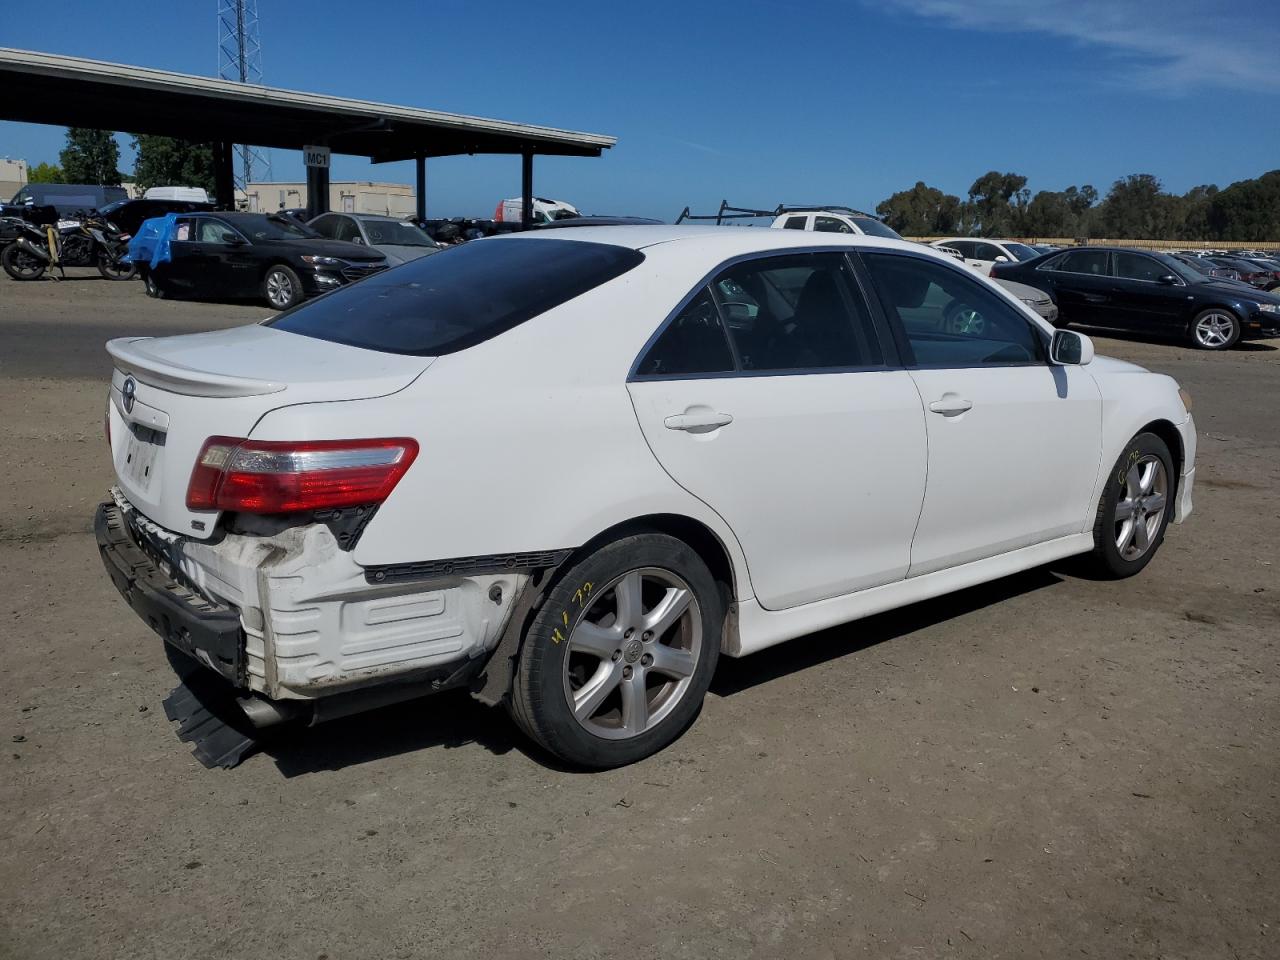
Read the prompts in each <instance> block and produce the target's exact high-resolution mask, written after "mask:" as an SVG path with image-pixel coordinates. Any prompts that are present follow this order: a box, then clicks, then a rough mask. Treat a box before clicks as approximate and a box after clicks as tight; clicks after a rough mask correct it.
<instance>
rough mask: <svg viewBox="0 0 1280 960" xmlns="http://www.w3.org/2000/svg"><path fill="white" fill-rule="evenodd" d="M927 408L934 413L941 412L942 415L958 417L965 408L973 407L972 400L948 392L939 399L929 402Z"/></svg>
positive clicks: (970, 408)
mask: <svg viewBox="0 0 1280 960" xmlns="http://www.w3.org/2000/svg"><path fill="white" fill-rule="evenodd" d="M929 409H930V410H932V411H933V412H934V413H940V414H942V415H943V416H944V417H958V416H959V415H960V414H962V413H964V412H965V411H966V410H972V409H973V401H972V400H965V399H962V398H961V397H957V396H956V395H955V394H950V395H948V396H945V397H943V398H942V399H941V400H935V401H933V403H931V404H929Z"/></svg>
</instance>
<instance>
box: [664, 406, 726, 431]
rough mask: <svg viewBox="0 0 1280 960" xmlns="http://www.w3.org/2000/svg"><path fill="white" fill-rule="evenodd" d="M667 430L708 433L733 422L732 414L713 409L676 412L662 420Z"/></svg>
mask: <svg viewBox="0 0 1280 960" xmlns="http://www.w3.org/2000/svg"><path fill="white" fill-rule="evenodd" d="M662 422H663V423H664V424H666V427H667V429H668V430H685V431H688V432H690V433H708V432H710V431H712V430H715V429H718V428H719V427H724V426H728V425H729V424H731V423H733V416H732V415H731V414H728V413H716V412H715V411H714V410H707V411H699V412H697V413H678V414H676V415H675V416H673V417H667V419H666V420H664V421H662Z"/></svg>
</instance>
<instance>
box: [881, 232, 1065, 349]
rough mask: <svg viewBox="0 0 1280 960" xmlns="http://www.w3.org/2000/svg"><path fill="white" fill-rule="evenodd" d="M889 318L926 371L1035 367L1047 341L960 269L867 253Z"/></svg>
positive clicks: (998, 297) (911, 258)
mask: <svg viewBox="0 0 1280 960" xmlns="http://www.w3.org/2000/svg"><path fill="white" fill-rule="evenodd" d="M863 259H864V260H865V261H866V264H867V268H868V269H869V270H870V271H871V275H872V278H873V279H874V280H875V283H876V287H877V289H878V292H879V294H880V300H881V302H882V303H883V304H884V309H885V312H886V313H887V314H888V315H889V317H890V319H892V318H894V317H896V318H897V319H898V321H899V322H900V323H901V324H902V327H903V329H904V331H905V332H906V335H907V339H908V340H909V341H910V343H911V350H912V352H913V353H914V354H915V361H916V363H917V364H919V365H920V366H925V367H973V366H988V365H990V366H1000V365H1008V364H1023V363H1036V362H1041V361H1043V360H1044V359H1045V350H1044V338H1043V337H1042V336H1041V335H1040V334H1039V332H1037V331H1036V330H1034V329H1033V328H1032V324H1031V321H1030V320H1028V319H1027V318H1026V317H1024V316H1022V314H1020V313H1019V312H1018V311H1017V310H1016V309H1014V307H1012V306H1011V305H1010V304H1009V303H1007V302H1006V301H1005V300H1004V299H1003V298H1002V297H1001V296H1000V295H999V294H997V293H996V292H995V291H994V290H991V289H990V288H988V287H987V285H986V284H984V283H982V282H981V281H979V280H975V279H974V278H973V277H971V276H969V275H968V274H967V273H963V272H961V270H959V269H958V268H955V267H948V266H947V265H946V264H943V263H935V262H934V261H932V260H929V261H926V260H922V259H918V258H915V257H907V256H895V255H892V254H881V253H873V254H863Z"/></svg>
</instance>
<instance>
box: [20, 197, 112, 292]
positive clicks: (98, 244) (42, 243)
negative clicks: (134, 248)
mask: <svg viewBox="0 0 1280 960" xmlns="http://www.w3.org/2000/svg"><path fill="white" fill-rule="evenodd" d="M7 225H8V226H10V228H13V227H14V226H17V227H18V229H17V233H18V236H17V237H16V239H14V240H12V241H11V242H10V243H8V244H7V245H6V246H5V248H4V250H3V251H0V266H3V267H4V272H5V273H7V274H8V275H9V276H11V277H13V279H15V280H39V279H40V278H41V277H42V276H44V274H45V271H46V270H48V269H49V267H57V268H58V272H59V274H60V276H61V277H62V278H63V279H65V278H66V271H65V269H64V268H65V267H93V266H96V267H97V268H98V272H99V273H100V274H102V276H103V277H105V278H106V279H107V280H132V279H133V278H134V277H136V276H137V275H138V268H137V265H136V264H134V263H133V262H132V261H130V260H126V259H125V255H126V254H127V253H128V251H129V236H128V234H125V233H123V232H121V231H120V230H119V228H117V227H116V226H115V224H113V223H111V222H110V221H108V220H105V219H103V218H102V217H101V216H100V215H99V214H97V213H96V212H94V213H91V214H88V215H83V216H80V217H79V218H78V219H75V220H59V219H58V218H57V212H56V211H54V210H53V208H51V207H46V208H35V209H32V210H30V211H28V212H27V213H26V215H25V216H24V218H23V219H22V220H20V221H17V222H16V224H15V223H14V221H8V222H7Z"/></svg>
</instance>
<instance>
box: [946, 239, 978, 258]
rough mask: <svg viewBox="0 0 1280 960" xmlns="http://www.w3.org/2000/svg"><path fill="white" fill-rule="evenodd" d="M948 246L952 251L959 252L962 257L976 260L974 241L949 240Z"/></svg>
mask: <svg viewBox="0 0 1280 960" xmlns="http://www.w3.org/2000/svg"><path fill="white" fill-rule="evenodd" d="M946 246H948V247H950V248H951V249H952V250H959V251H960V255H961V256H962V257H969V258H970V259H974V256H973V248H974V242H973V241H972V240H948V241H947V242H946Z"/></svg>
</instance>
